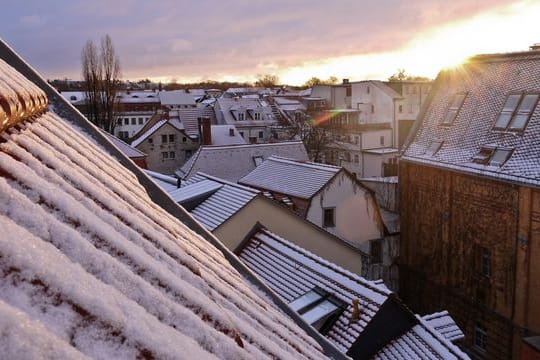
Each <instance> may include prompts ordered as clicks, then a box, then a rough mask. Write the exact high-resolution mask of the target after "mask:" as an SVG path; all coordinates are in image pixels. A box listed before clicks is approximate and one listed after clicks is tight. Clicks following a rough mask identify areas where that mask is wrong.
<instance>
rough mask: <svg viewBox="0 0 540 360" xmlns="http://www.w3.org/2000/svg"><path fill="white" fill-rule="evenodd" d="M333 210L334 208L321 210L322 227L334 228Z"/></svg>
mask: <svg viewBox="0 0 540 360" xmlns="http://www.w3.org/2000/svg"><path fill="white" fill-rule="evenodd" d="M335 210H336V209H335V208H326V209H323V227H334V226H336V220H335Z"/></svg>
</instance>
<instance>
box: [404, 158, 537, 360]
mask: <svg viewBox="0 0 540 360" xmlns="http://www.w3.org/2000/svg"><path fill="white" fill-rule="evenodd" d="M535 199H536V198H535ZM538 200H540V199H538ZM524 201H526V199H525V197H524V196H523V190H522V189H520V188H519V187H518V186H516V185H512V184H508V183H503V182H497V181H492V180H488V179H484V178H480V177H475V176H468V175H461V174H459V173H455V172H450V171H444V170H439V169H435V168H431V167H426V166H421V165H417V164H412V163H409V162H406V161H405V162H403V161H402V162H401V163H400V203H401V255H400V259H401V264H400V279H401V284H400V289H402V291H401V295H402V298H403V299H404V300H405V302H406V303H407V304H408V305H409V306H411V307H412V309H413V310H414V311H417V312H420V313H429V312H433V311H438V310H440V309H448V310H449V311H450V313H451V314H452V316H453V317H454V318H455V320H456V321H457V323H458V325H460V327H461V328H462V329H463V330H465V333H466V336H467V337H466V340H465V343H464V344H465V346H466V347H468V348H469V349H471V351H472V352H473V355H474V357H475V358H480V359H483V358H485V359H506V358H509V357H511V353H512V351H513V350H512V341H513V340H512V337H513V334H514V331H517V330H516V328H515V326H514V327H513V324H512V317H513V315H514V313H516V315H518V314H519V312H520V311H524V310H523V308H522V307H520V310H518V309H515V308H514V307H515V304H517V301H516V302H515V299H517V300H519V293H523V294H524V293H526V292H527V290H523V289H522V290H519V286H518V287H517V291H516V298H514V291H515V289H516V281H515V279H516V278H518V279H519V278H522V277H523V275H520V272H523V271H524V270H527V271H531V270H532V272H534V271H535V270H533V269H532V268H530V267H527V266H525V268H524V269H521V270H520V267H521V268H523V264H522V265H521V266H520V267H517V271H518V273H517V274H516V264H517V263H519V261H518V262H517V263H516V252H517V249H516V239H517V229H518V222H519V223H520V224H521V223H523V222H525V223H528V222H529V220H528V219H530V217H528V215H527V213H525V212H523V211H522V212H521V213H520V210H519V209H520V208H524V207H525V206H524V204H523V202H524ZM529 203H531V201H530V200H529ZM520 227H521V225H520ZM535 227H536V228H538V225H537V223H535V224H534V226H531V228H535ZM536 239H537V238H535V236H531V243H532V244H531V245H535V246H537V245H536V244H535V242H536V241H537V240H536ZM480 247H484V248H486V249H489V251H490V254H491V255H490V268H491V271H490V273H491V275H490V276H485V275H484V274H482V271H481V268H480V266H481V261H480V256H479V252H478V250H479V248H480ZM534 251H537V250H534ZM535 253H536V252H535ZM536 274H538V273H536ZM537 276H538V275H537ZM531 279H532V277H531ZM529 281H530V282H529V285H527V286H525V285H524V284H523V285H522V286H524V287H529V288H534V286H535V285H534V281H531V280H530V279H529ZM517 285H519V283H518V284H517ZM533 292H534V296H537V297H536V299H538V292H536V291H531V292H530V293H529V294H532V293H533ZM522 298H523V296H522ZM522 302H523V303H524V302H525V300H524V298H523V299H522ZM535 306H537V304H535ZM531 309H532V308H530V307H529V308H528V311H531ZM534 311H535V310H533V312H529V314H528V315H527V317H528V318H529V319H532V316H533V313H534ZM516 320H519V319H517V317H516ZM477 323H481V324H483V325H484V326H485V327H486V329H487V346H486V350H485V351H480V350H476V349H475V348H474V346H473V339H474V336H473V334H474V327H475V325H476V324H477Z"/></svg>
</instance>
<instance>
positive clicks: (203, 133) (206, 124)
mask: <svg viewBox="0 0 540 360" xmlns="http://www.w3.org/2000/svg"><path fill="white" fill-rule="evenodd" d="M199 134H200V139H201V140H202V143H201V144H202V145H212V124H211V122H210V118H209V117H208V116H203V117H200V118H199Z"/></svg>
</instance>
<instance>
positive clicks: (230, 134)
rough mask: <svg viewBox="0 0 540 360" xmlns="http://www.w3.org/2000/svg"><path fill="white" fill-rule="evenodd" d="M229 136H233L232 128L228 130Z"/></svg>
mask: <svg viewBox="0 0 540 360" xmlns="http://www.w3.org/2000/svg"><path fill="white" fill-rule="evenodd" d="M229 136H234V128H230V129H229Z"/></svg>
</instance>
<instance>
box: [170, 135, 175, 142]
mask: <svg viewBox="0 0 540 360" xmlns="http://www.w3.org/2000/svg"><path fill="white" fill-rule="evenodd" d="M169 142H170V143H173V142H174V134H169Z"/></svg>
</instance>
